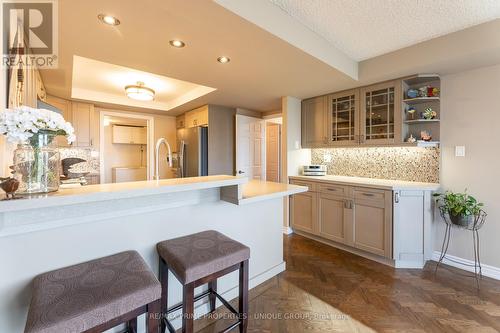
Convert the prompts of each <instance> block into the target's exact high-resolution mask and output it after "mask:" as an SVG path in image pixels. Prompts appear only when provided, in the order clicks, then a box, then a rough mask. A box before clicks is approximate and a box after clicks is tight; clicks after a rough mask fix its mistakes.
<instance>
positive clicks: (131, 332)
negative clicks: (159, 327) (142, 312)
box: [127, 318, 137, 333]
mask: <svg viewBox="0 0 500 333" xmlns="http://www.w3.org/2000/svg"><path fill="white" fill-rule="evenodd" d="M127 332H128V333H137V318H134V319H130V320H129V321H128V322H127Z"/></svg>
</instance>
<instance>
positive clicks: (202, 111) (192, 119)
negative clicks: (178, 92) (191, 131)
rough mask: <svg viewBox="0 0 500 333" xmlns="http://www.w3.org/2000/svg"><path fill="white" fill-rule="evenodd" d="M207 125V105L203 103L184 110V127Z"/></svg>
mask: <svg viewBox="0 0 500 333" xmlns="http://www.w3.org/2000/svg"><path fill="white" fill-rule="evenodd" d="M207 125H208V105H204V106H202V107H199V108H197V109H194V110H191V111H188V112H186V115H185V127H187V128H191V127H196V126H207Z"/></svg>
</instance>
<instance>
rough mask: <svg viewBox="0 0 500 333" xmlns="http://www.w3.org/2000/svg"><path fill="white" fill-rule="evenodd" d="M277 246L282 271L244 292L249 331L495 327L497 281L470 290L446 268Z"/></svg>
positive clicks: (204, 325) (207, 326)
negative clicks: (247, 301) (399, 265)
mask: <svg viewBox="0 0 500 333" xmlns="http://www.w3.org/2000/svg"><path fill="white" fill-rule="evenodd" d="M284 248H285V260H286V264H287V269H286V271H285V272H283V273H282V274H280V275H279V276H278V277H276V278H274V279H272V280H271V281H268V282H266V283H264V284H263V285H260V286H258V287H257V288H254V289H253V290H252V291H251V301H250V316H249V318H250V320H249V332H273V333H274V332H298V333H300V332H391V333H395V332H405V333H406V332H408V333H417V332H471V333H472V332H473V333H479V332H481V333H485V332H488V333H489V332H500V281H495V280H492V279H488V278H483V280H482V282H481V290H480V291H477V290H476V288H475V284H474V280H473V279H471V278H468V277H464V276H462V275H461V274H462V273H463V272H462V271H460V270H457V269H454V268H452V267H449V266H443V267H442V268H440V269H439V271H438V273H437V275H436V276H435V275H434V265H435V262H430V263H428V264H427V266H426V267H425V269H424V270H410V269H403V270H401V269H400V270H396V269H393V268H391V267H388V266H385V265H382V264H379V263H376V262H373V261H370V260H367V259H364V258H361V257H358V256H356V255H353V254H350V253H347V252H344V251H341V250H337V249H335V248H332V247H329V246H327V245H323V244H320V243H318V242H315V241H313V240H309V239H306V238H304V237H301V236H298V235H293V236H288V237H286V236H285V241H284ZM219 309H220V308H219ZM283 318H286V319H283ZM230 322H231V321H229V320H218V321H215V322H214V321H213V320H212V321H210V320H207V319H201V320H198V321H197V322H196V326H197V327H198V330H199V332H203V333H209V332H210V333H211V332H218V331H219V330H221V329H222V328H224V327H225V326H227V325H228V324H229V323H230ZM234 331H237V329H236V330H234Z"/></svg>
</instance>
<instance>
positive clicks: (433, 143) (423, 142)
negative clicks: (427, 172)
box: [404, 140, 440, 148]
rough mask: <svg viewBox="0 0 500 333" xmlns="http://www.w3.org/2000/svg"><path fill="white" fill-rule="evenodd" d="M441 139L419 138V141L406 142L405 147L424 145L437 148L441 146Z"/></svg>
mask: <svg viewBox="0 0 500 333" xmlns="http://www.w3.org/2000/svg"><path fill="white" fill-rule="evenodd" d="M439 144H440V142H439V141H423V140H418V141H417V142H411V143H410V142H405V143H404V146H405V147H422V148H437V147H439Z"/></svg>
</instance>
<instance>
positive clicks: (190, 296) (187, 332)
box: [182, 283, 194, 333]
mask: <svg viewBox="0 0 500 333" xmlns="http://www.w3.org/2000/svg"><path fill="white" fill-rule="evenodd" d="M193 320H194V283H188V284H186V285H184V287H183V290H182V333H193Z"/></svg>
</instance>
